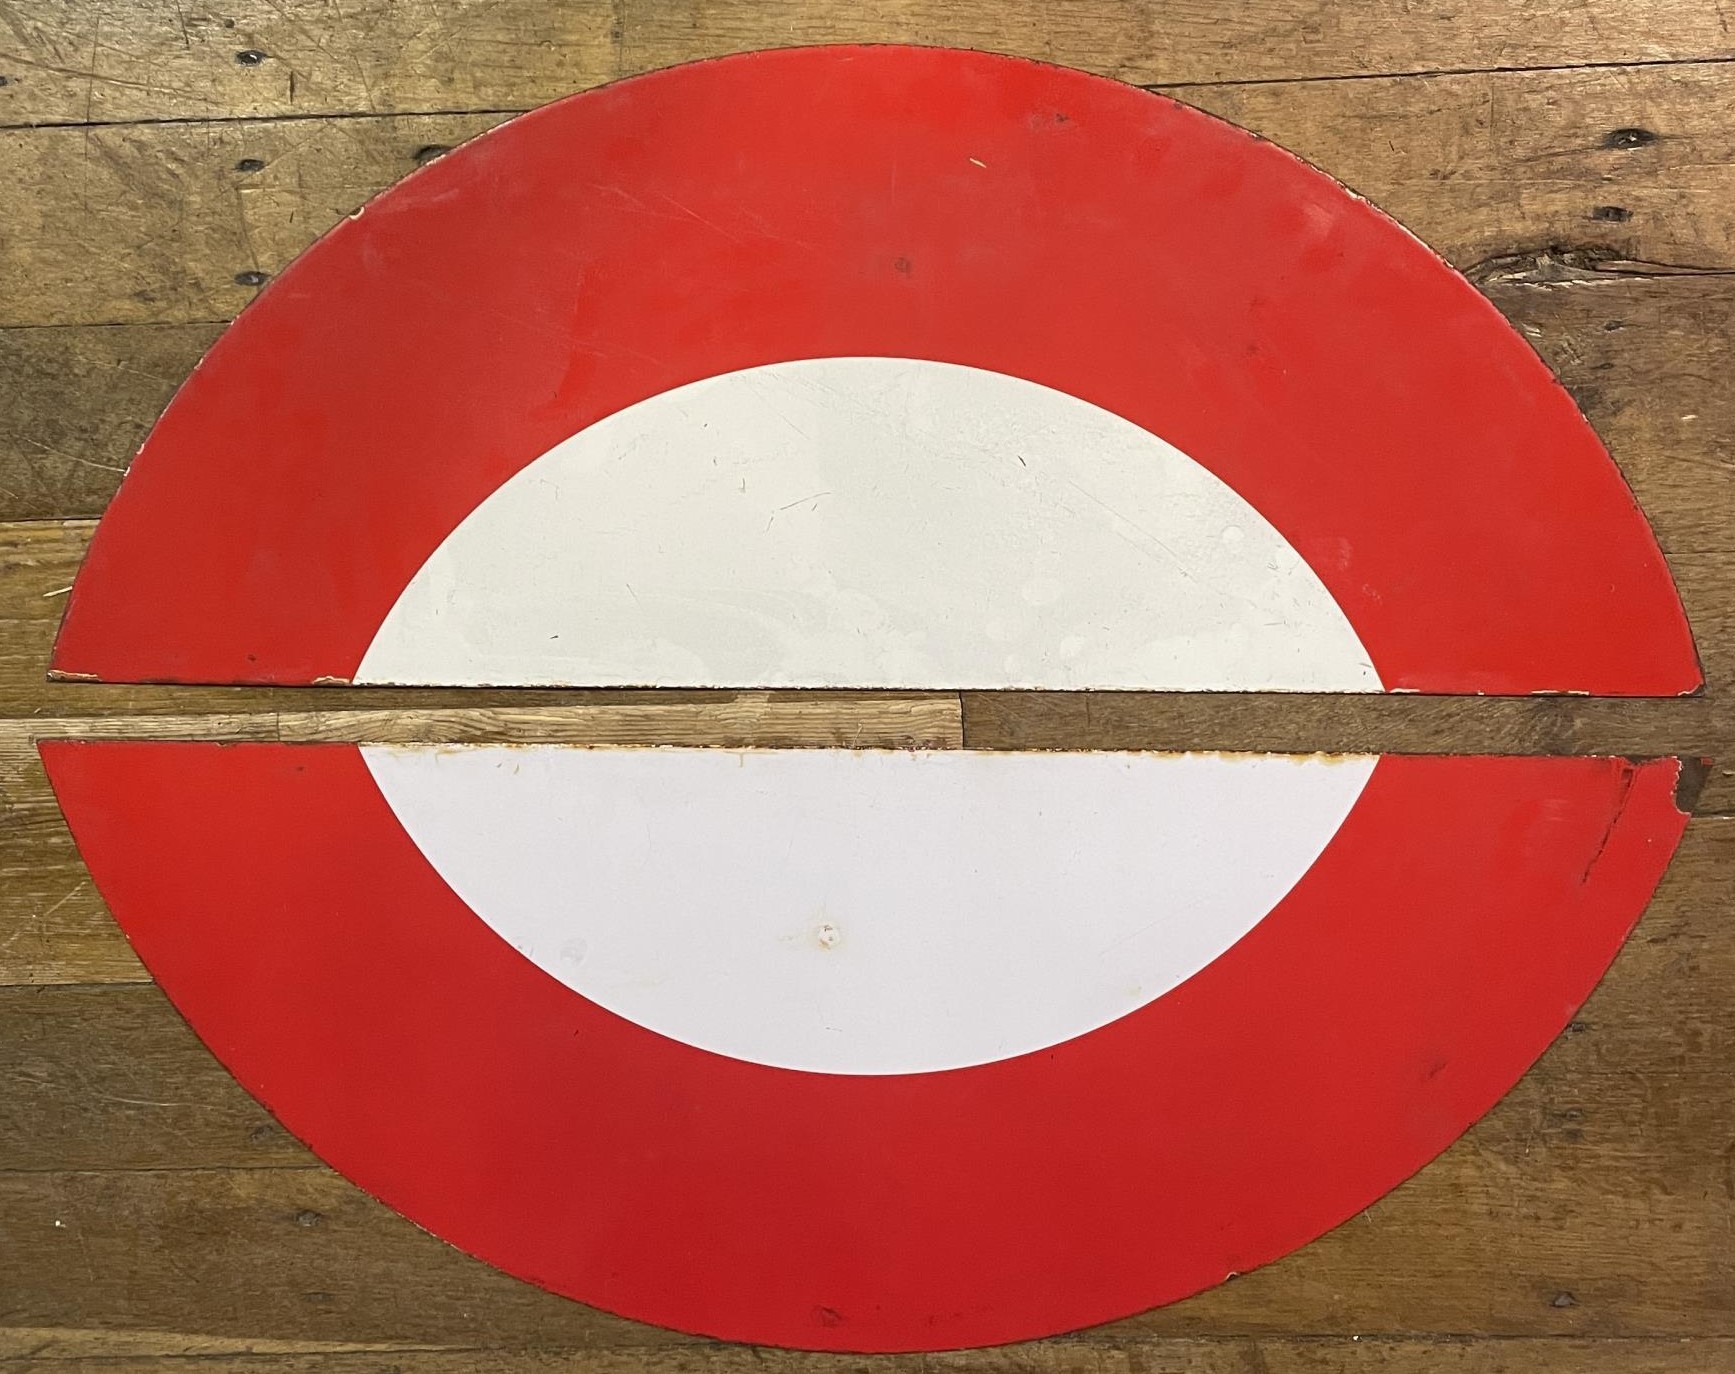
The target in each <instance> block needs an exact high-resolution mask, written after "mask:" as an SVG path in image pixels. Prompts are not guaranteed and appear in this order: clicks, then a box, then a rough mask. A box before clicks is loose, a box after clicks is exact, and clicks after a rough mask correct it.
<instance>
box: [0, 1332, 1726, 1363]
mask: <svg viewBox="0 0 1735 1374" xmlns="http://www.w3.org/2000/svg"><path fill="white" fill-rule="evenodd" d="M242 1346H243V1343H241V1342H226V1343H225V1342H218V1341H212V1340H209V1339H206V1338H203V1337H192V1336H184V1337H178V1338H176V1337H170V1338H163V1339H159V1338H155V1337H153V1336H151V1335H149V1334H133V1333H127V1334H126V1335H124V1336H120V1337H115V1338H112V1339H111V1338H107V1337H97V1336H93V1335H91V1334H90V1333H86V1332H65V1331H61V1330H55V1329H45V1330H43V1331H41V1332H39V1333H38V1332H32V1333H29V1334H28V1335H26V1336H25V1337H24V1339H23V1340H22V1341H20V1342H19V1348H20V1349H21V1350H24V1351H27V1352H29V1353H27V1354H25V1355H23V1356H20V1357H19V1358H18V1359H17V1360H16V1361H15V1362H9V1363H8V1364H7V1365H6V1368H7V1369H8V1370H17V1371H22V1374H64V1371H65V1370H66V1368H67V1364H68V1361H70V1360H73V1359H79V1358H86V1359H91V1360H95V1359H97V1358H99V1357H100V1358H102V1360H103V1363H102V1364H101V1365H99V1366H93V1367H95V1368H100V1369H101V1370H102V1371H104V1374H163V1371H172V1370H182V1369H184V1370H186V1371H187V1372H188V1374H748V1371H752V1372H753V1374H800V1371H808V1370H815V1369H824V1370H827V1371H836V1372H838V1374H841V1372H842V1371H850V1374H858V1372H859V1374H882V1372H883V1374H915V1372H916V1371H919V1372H920V1374H948V1372H949V1371H966V1370H1001V1371H1006V1372H1007V1374H1076V1371H1079V1370H1090V1371H1093V1374H1144V1371H1154V1370H1161V1371H1163V1374H1249V1371H1257V1374H1320V1371H1323V1370H1334V1369H1346V1368H1354V1369H1357V1370H1361V1371H1366V1374H1392V1371H1397V1370H1427V1371H1429V1374H1518V1371H1522V1372H1523V1374H1715V1371H1720V1370H1726V1369H1728V1368H1730V1367H1731V1365H1732V1363H1735V1341H1730V1340H1643V1339H1614V1340H1610V1339H1583V1338H1576V1339H1575V1338H1570V1337H1562V1338H1555V1339H1532V1338H1524V1337H1515V1338H1505V1339H1495V1340H1473V1339H1469V1338H1463V1337H1459V1338H1445V1339H1440V1340H1426V1339H1405V1338H1392V1337H1366V1338H1364V1337H1360V1336H1333V1337H1323V1338H1312V1339H1308V1338H1297V1339H1270V1338H1263V1339H1255V1338H1234V1337H1227V1338H1213V1337H1201V1338H1197V1339H1188V1338H1186V1337H1173V1338H1162V1337H1152V1338H1148V1339H1140V1340H1137V1341H1125V1342H1123V1343H1121V1344H1120V1345H1117V1346H1113V1347H1108V1346H1105V1345H1104V1344H1102V1343H1101V1342H1099V1341H1091V1340H1088V1339H1083V1338H1078V1339H1069V1340H1058V1341H1049V1342H1045V1343H1043V1344H1041V1345H1033V1346H1018V1347H1015V1348H1012V1349H1009V1350H1002V1351H993V1352H988V1353H983V1354H958V1355H919V1356H918V1355H908V1356H880V1357H876V1358H874V1359H872V1360H856V1359H847V1358H842V1357H836V1356H834V1357H832V1358H830V1359H827V1360H823V1361H821V1360H816V1359H813V1358H811V1357H805V1356H802V1355H797V1354H791V1353H789V1352H787V1351H780V1350H754V1349H744V1348H730V1347H722V1348H717V1347H712V1346H694V1347H687V1346H682V1347H676V1348H673V1349H670V1348H667V1347H661V1346H658V1347H652V1348H648V1349H647V1348H637V1347H627V1348H623V1349H618V1350H615V1349H606V1348H603V1349H599V1348H596V1347H591V1346H579V1347H567V1348H553V1349H544V1350H501V1349H447V1350H425V1349H424V1350H417V1349H413V1348H409V1347H404V1346H387V1347H375V1348H373V1349H367V1348H358V1347H347V1348H329V1347H328V1348H321V1346H320V1344H319V1343H317V1342H299V1341H297V1342H269V1341H266V1342H246V1343H245V1346H244V1348H245V1350H246V1351H247V1352H248V1353H245V1354H234V1353H230V1350H231V1349H234V1348H242ZM169 1347H173V1348H174V1349H175V1350H181V1349H185V1350H187V1351H189V1352H190V1353H188V1354H187V1355H185V1356H184V1357H181V1358H176V1357H175V1356H174V1355H161V1354H150V1353H145V1354H140V1353H137V1352H140V1351H147V1352H150V1351H157V1350H162V1349H165V1348H169ZM5 1349H6V1347H5V1345H4V1344H0V1352H3V1351H4V1350H5ZM111 1351H113V1352H117V1353H113V1354H111V1353H109V1352H111ZM118 1352H125V1353H118ZM0 1358H4V1356H3V1355H0Z"/></svg>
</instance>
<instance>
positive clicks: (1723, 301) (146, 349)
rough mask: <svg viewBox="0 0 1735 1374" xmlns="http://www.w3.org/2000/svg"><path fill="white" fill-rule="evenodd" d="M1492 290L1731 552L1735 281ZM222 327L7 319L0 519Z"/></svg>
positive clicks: (70, 476)
mask: <svg viewBox="0 0 1735 1374" xmlns="http://www.w3.org/2000/svg"><path fill="white" fill-rule="evenodd" d="M1485 290H1486V292H1487V294H1488V295H1489V297H1490V298H1491V299H1492V300H1493V301H1494V303H1495V304H1496V305H1497V306H1499V307H1500V309H1501V310H1502V311H1504V312H1505V314H1506V315H1507V317H1508V318H1509V319H1511V320H1512V322H1513V324H1514V325H1515V326H1516V327H1517V328H1519V329H1520V330H1522V331H1523V332H1524V333H1525V335H1526V337H1528V338H1529V339H1530V340H1531V342H1532V343H1533V344H1534V345H1535V346H1536V348H1537V349H1538V351H1539V352H1541V353H1542V355H1543V356H1544V357H1545V358H1546V359H1547V360H1548V362H1549V364H1550V365H1551V366H1553V367H1554V368H1555V370H1556V371H1557V372H1558V374H1559V375H1560V377H1561V379H1562V381H1563V382H1564V383H1565V385H1566V386H1567V388H1568V389H1569V390H1570V391H1571V392H1572V393H1573V395H1574V397H1575V398H1576V399H1577V400H1578V402H1579V404H1580V406H1581V407H1582V408H1583V409H1584V411H1585V413H1586V415H1587V416H1588V417H1589V418H1590V420H1591V423H1592V424H1593V425H1595V426H1596V428H1597V430H1598V431H1599V433H1601V434H1602V436H1603V438H1604V439H1605V441H1606V442H1607V443H1608V444H1609V446H1610V448H1611V449H1612V450H1613V452H1614V454H1615V456H1616V458H1617V459H1618V460H1619V461H1620V463H1621V466H1622V468H1623V470H1624V471H1625V472H1626V474H1627V476H1628V479H1629V480H1630V481H1631V482H1632V483H1633V486H1634V489H1635V491H1636V493H1637V495H1638V497H1639V500H1640V503H1641V504H1642V505H1643V506H1644V508H1645V510H1646V511H1647V512H1648V513H1649V514H1650V516H1651V519H1652V521H1653V522H1654V524H1655V525H1656V527H1657V530H1658V534H1659V536H1660V537H1661V538H1662V540H1663V543H1664V546H1665V548H1666V549H1669V550H1674V549H1676V548H1679V549H1683V550H1685V549H1697V550H1700V551H1712V550H1718V549H1729V548H1731V547H1732V541H1735V535H1731V533H1730V529H1729V522H1728V521H1727V520H1726V519H1724V518H1722V512H1723V511H1726V510H1728V509H1731V508H1735V468H1732V467H1731V466H1730V464H1729V463H1728V462H1727V460H1726V458H1725V457H1724V455H1723V447H1724V436H1726V435H1728V434H1729V433H1731V432H1732V431H1735V394H1732V393H1731V391H1730V389H1729V388H1728V387H1726V386H1723V385H1722V384H1721V381H1722V378H1723V377H1724V376H1726V375H1728V374H1729V372H1730V371H1731V370H1735V277H1693V276H1688V277H1642V276H1628V275H1621V274H1618V273H1611V272H1597V271H1594V270H1589V269H1584V268H1576V269H1575V268H1573V267H1571V266H1570V265H1569V264H1568V263H1566V262H1565V261H1564V260H1562V259H1561V258H1559V257H1558V256H1554V257H1550V256H1548V255H1543V256H1542V257H1541V258H1540V260H1539V261H1538V260H1535V259H1531V260H1526V261H1525V262H1523V263H1515V264H1513V265H1512V266H1511V267H1510V268H1509V269H1507V270H1506V271H1504V272H1503V273H1501V274H1500V275H1499V276H1498V277H1497V279H1495V280H1493V281H1490V282H1489V283H1488V284H1487V285H1486V286H1485ZM217 332H218V326H216V325H133V326H126V325H115V326H76V325H75V326H68V327H65V328H40V329H11V330H0V376H3V377H4V378H5V379H6V385H5V386H4V387H3V388H0V520H44V519H75V518H94V517H95V516H98V515H100V514H101V513H102V511H103V508H104V507H105V506H106V505H107V504H108V501H109V499H110V497H112V496H113V494H114V490H115V487H116V486H117V485H118V484H119V481H120V477H121V472H122V470H124V469H125V467H126V465H127V464H128V462H129V461H130V460H131V458H132V455H133V452H134V450H135V448H136V447H137V444H138V441H139V439H140V438H141V437H142V435H143V432H144V430H145V429H146V428H147V427H148V426H149V424H150V423H151V422H152V421H153V420H154V419H155V417H156V413H157V411H158V410H159V409H160V408H161V407H162V405H163V404H165V403H166V402H167V400H168V397H169V395H170V394H171V393H172V391H173V390H174V388H175V386H176V385H178V384H179V382H180V381H181V380H182V378H183V377H184V376H185V375H186V373H187V372H189V371H191V369H192V366H193V364H194V363H195V362H196V361H197V360H198V357H199V355H200V353H202V352H203V351H204V349H205V348H207V347H208V346H209V345H210V343H211V341H212V340H213V339H214V337H215V336H216V334H217Z"/></svg>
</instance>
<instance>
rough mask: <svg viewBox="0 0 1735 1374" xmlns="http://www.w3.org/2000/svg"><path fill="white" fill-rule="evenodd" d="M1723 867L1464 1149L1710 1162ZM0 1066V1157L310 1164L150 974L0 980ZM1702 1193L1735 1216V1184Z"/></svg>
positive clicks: (1723, 1034)
mask: <svg viewBox="0 0 1735 1374" xmlns="http://www.w3.org/2000/svg"><path fill="white" fill-rule="evenodd" d="M1731 874H1735V818H1723V817H1719V818H1710V819H1699V820H1695V821H1694V822H1693V823H1692V824H1691V825H1690V826H1689V828H1688V831H1687V835H1686V838H1685V839H1684V841H1683V843H1682V846H1681V850H1680V854H1679V857H1678V858H1677V859H1676V862H1675V864H1674V866H1673V867H1672V869H1671V870H1670V872H1669V874H1668V876H1667V877H1666V878H1665V879H1664V882H1663V885H1662V887H1661V888H1660V889H1659V891H1658V894H1657V896H1656V898H1655V899H1654V900H1653V902H1652V904H1651V907H1650V909H1649V910H1648V911H1647V912H1646V914H1645V917H1644V919H1643V921H1642V922H1641V923H1640V925H1639V928H1638V930H1637V932H1636V933H1635V934H1634V936H1633V937H1632V939H1631V940H1630V941H1629V943H1628V944H1627V946H1626V948H1625V949H1624V950H1623V952H1622V953H1621V955H1620V957H1619V959H1618V960H1617V961H1616V963H1615V966H1614V968H1613V970H1612V971H1611V972H1610V974H1609V975H1608V977H1607V978H1606V979H1605V980H1604V981H1603V983H1602V984H1601V985H1600V986H1599V987H1598V989H1597V990H1596V992H1595V993H1594V994H1593V996H1592V997H1591V999H1590V1001H1589V1002H1588V1003H1587V1004H1586V1006H1585V1008H1584V1009H1583V1011H1582V1012H1581V1013H1580V1014H1579V1016H1578V1018H1577V1020H1576V1021H1575V1022H1574V1023H1573V1027H1572V1029H1571V1030H1570V1031H1569V1032H1568V1033H1567V1034H1566V1035H1564V1036H1563V1037H1561V1039H1560V1040H1559V1041H1558V1042H1557V1043H1556V1044H1555V1046H1554V1047H1553V1048H1552V1049H1551V1050H1550V1051H1549V1053H1548V1055H1547V1056H1546V1057H1545V1058H1544V1060H1543V1061H1542V1063H1541V1064H1540V1065H1539V1066H1538V1067H1537V1068H1536V1069H1535V1070H1534V1071H1533V1072H1532V1073H1531V1074H1530V1075H1529V1076H1528V1077H1526V1078H1525V1079H1524V1080H1523V1082H1521V1083H1520V1084H1519V1086H1518V1087H1516V1088H1515V1089H1514V1090H1513V1092H1512V1094H1511V1095H1509V1096H1508V1098H1507V1099H1506V1100H1505V1102H1504V1103H1503V1104H1502V1106H1501V1108H1500V1110H1499V1111H1498V1112H1497V1113H1496V1114H1495V1115H1494V1116H1493V1117H1491V1118H1490V1119H1489V1121H1488V1122H1486V1123H1484V1125H1482V1126H1481V1127H1479V1128H1478V1131H1477V1133H1476V1136H1475V1137H1474V1139H1475V1142H1476V1150H1477V1151H1478V1152H1479V1154H1480V1155H1482V1156H1485V1157H1487V1158H1489V1159H1493V1160H1500V1159H1506V1158H1508V1157H1515V1156H1521V1155H1523V1154H1524V1153H1525V1152H1526V1151H1527V1150H1530V1149H1532V1148H1534V1147H1535V1146H1536V1145H1537V1144H1538V1142H1544V1143H1547V1142H1553V1144H1555V1145H1558V1146H1560V1147H1561V1148H1564V1147H1566V1146H1568V1145H1570V1146H1573V1147H1575V1153H1573V1156H1572V1157H1573V1159H1575V1160H1577V1159H1579V1158H1580V1152H1576V1151H1577V1150H1578V1147H1582V1150H1583V1151H1588V1152H1589V1153H1590V1155H1591V1156H1595V1158H1592V1159H1590V1160H1589V1162H1586V1163H1584V1164H1583V1166H1582V1167H1583V1170H1584V1173H1585V1176H1586V1177H1587V1178H1588V1177H1590V1176H1592V1175H1594V1176H1595V1177H1596V1178H1598V1179H1600V1180H1601V1182H1600V1183H1599V1185H1598V1186H1600V1187H1607V1188H1610V1189H1613V1188H1616V1187H1621V1188H1628V1187H1630V1188H1634V1189H1638V1190H1641V1191H1642V1190H1643V1189H1644V1188H1646V1187H1661V1186H1666V1187H1668V1188H1669V1189H1671V1190H1687V1191H1690V1190H1691V1189H1693V1188H1694V1187H1697V1186H1698V1185H1699V1184H1701V1183H1703V1182H1704V1181H1705V1180H1706V1179H1707V1178H1710V1177H1711V1175H1710V1174H1709V1173H1707V1172H1705V1171H1706V1170H1712V1169H1714V1167H1715V1163H1716V1159H1717V1158H1718V1157H1720V1152H1721V1151H1722V1149H1723V1148H1724V1147H1725V1146H1726V1144H1727V1141H1726V1139H1725V1138H1724V1137H1725V1134H1726V1133H1725V1131H1724V1130H1723V1126H1724V1125H1725V1124H1727V1123H1729V1122H1731V1121H1735V1073H1731V1072H1730V1070H1731V1069H1732V1068H1735V1025H1731V1023H1730V1021H1729V1018H1728V1016H1727V1015H1726V1012H1725V1008H1726V1007H1727V1006H1728V1005H1729V1003H1730V1000H1731V998H1735V945H1732V944H1731V942H1730V941H1728V940H1727V939H1726V938H1724V937H1723V932H1722V931H1721V929H1720V927H1719V925H1718V923H1717V921H1716V920H1715V919H1712V918H1713V917H1714V913H1715V912H1716V911H1717V909H1718V906H1719V901H1720V897H1721V894H1722V892H1723V891H1724V889H1726V887H1727V884H1728V882H1729V878H1730V876H1731ZM1665 1003H1666V1005H1667V1006H1668V1007H1669V1015H1668V1016H1658V1015H1657V1014H1656V1009H1657V1007H1658V1006H1659V1005H1662V1004H1665ZM0 1081H4V1082H6V1083H7V1084H8V1091H7V1093H6V1094H5V1095H4V1096H3V1097H0V1171H6V1170H55V1169H58V1170H88V1169H96V1170H115V1169H156V1168H181V1169H192V1168H199V1169H210V1168H237V1167H248V1168H306V1167H313V1166H315V1161H314V1160H313V1158H312V1156H311V1155H309V1154H308V1153H306V1151H304V1150H303V1149H302V1148H301V1147H300V1146H298V1145H296V1144H295V1143H294V1142H293V1141H291V1140H290V1139H289V1138H288V1137H287V1136H285V1135H284V1134H283V1133H282V1132H281V1131H279V1130H277V1129H276V1128H274V1127H272V1126H271V1119H270V1117H269V1116H268V1115H267V1114H266V1113H265V1111H264V1109H263V1108H261V1107H259V1106H258V1105H257V1104H255V1103H254V1102H253V1101H252V1100H251V1099H250V1098H248V1097H247V1095H246V1094H245V1093H243V1092H242V1090H241V1089H240V1088H239V1087H238V1086H237V1085H236V1084H235V1083H234V1081H233V1080H231V1079H230V1078H229V1076H228V1074H227V1073H226V1072H225V1071H224V1070H223V1069H222V1068H221V1067H220V1066H219V1065H218V1064H217V1063H216V1061H215V1060H214V1059H212V1058H211V1056H210V1055H209V1053H207V1051H206V1050H205V1049H204V1048H203V1047H202V1046H201V1045H200V1044H199V1042H198V1041H197V1040H196V1039H195V1037H194V1036H193V1033H192V1032H191V1031H190V1030H189V1029H188V1028H187V1027H186V1025H185V1024H184V1023H183V1022H182V1021H181V1019H180V1017H179V1016H178V1015H177V1014H176V1013H175V1011H174V1009H173V1008H172V1007H171V1006H170V1005H169V1003H168V1001H167V999H166V998H165V997H164V996H163V995H162V993H161V992H159V991H158V990H157V989H156V988H154V987H149V986H131V987H127V986H113V985H103V986H62V987H9V988H0ZM1574 1167H1575V1168H1576V1167H1579V1166H1577V1165H1575V1166H1574ZM1707 1205H1710V1206H1714V1207H1724V1208H1726V1209H1728V1211H1729V1215H1730V1217H1731V1219H1735V1198H1729V1197H1725V1198H1724V1199H1723V1200H1722V1201H1721V1202H1718V1201H1716V1199H1714V1198H1713V1199H1712V1201H1711V1202H1710V1203H1708V1204H1707ZM1731 1260H1732V1262H1735V1256H1732V1257H1731Z"/></svg>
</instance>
